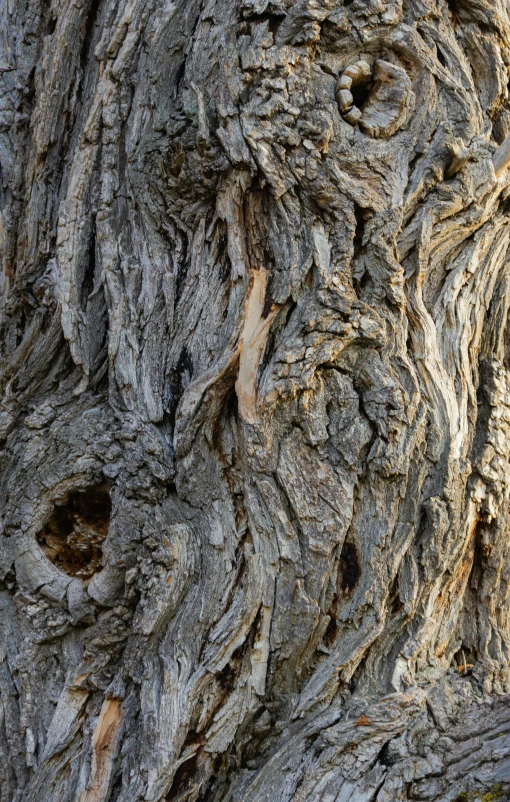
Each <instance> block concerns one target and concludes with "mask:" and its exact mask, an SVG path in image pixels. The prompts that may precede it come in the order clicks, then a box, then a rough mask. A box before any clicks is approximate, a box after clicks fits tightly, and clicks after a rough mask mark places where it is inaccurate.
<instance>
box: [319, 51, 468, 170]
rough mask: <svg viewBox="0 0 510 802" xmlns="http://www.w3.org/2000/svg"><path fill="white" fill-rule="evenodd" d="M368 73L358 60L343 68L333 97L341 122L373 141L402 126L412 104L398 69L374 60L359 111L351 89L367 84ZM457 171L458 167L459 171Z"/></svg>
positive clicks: (407, 84)
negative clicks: (366, 95) (369, 90)
mask: <svg viewBox="0 0 510 802" xmlns="http://www.w3.org/2000/svg"><path fill="white" fill-rule="evenodd" d="M371 78H372V70H371V67H370V65H369V64H368V62H366V61H364V60H363V59H361V60H360V61H357V62H356V63H355V64H351V65H350V66H349V67H347V68H346V69H345V70H344V71H343V73H342V74H341V76H340V78H339V79H338V82H337V85H336V90H335V96H336V100H337V103H338V108H339V109H340V112H341V114H342V116H343V118H344V120H345V121H346V122H348V123H350V124H351V125H356V124H357V123H359V124H360V128H362V130H363V131H364V132H365V133H366V134H369V136H371V137H374V138H383V137H389V136H391V135H392V134H394V133H396V131H398V129H399V128H401V126H402V125H403V124H404V122H405V120H406V118H407V114H408V111H409V109H410V108H411V106H412V104H413V101H414V94H413V92H412V90H411V81H410V79H409V77H408V75H407V73H406V72H405V70H403V69H402V67H398V66H396V65H395V64H390V63H389V62H388V61H381V60H379V61H376V63H375V70H374V86H373V89H372V91H371V92H370V94H369V96H368V99H367V100H366V102H365V104H364V106H363V109H359V108H358V107H357V106H355V105H354V98H353V95H352V92H351V89H352V87H353V86H356V85H360V84H364V83H365V84H369V82H370V80H371ZM459 169H460V168H459Z"/></svg>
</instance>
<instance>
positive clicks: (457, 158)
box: [445, 139, 471, 178]
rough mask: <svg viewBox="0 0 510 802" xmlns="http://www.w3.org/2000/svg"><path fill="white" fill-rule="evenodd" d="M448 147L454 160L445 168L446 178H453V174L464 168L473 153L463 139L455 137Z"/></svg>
mask: <svg viewBox="0 0 510 802" xmlns="http://www.w3.org/2000/svg"><path fill="white" fill-rule="evenodd" d="M446 147H447V149H448V152H449V153H450V155H451V157H452V160H451V162H450V164H449V165H448V167H447V168H446V170H445V178H452V176H454V175H455V174H456V173H458V172H459V170H461V169H462V167H464V165H465V164H466V162H467V160H468V159H469V157H470V155H471V151H470V150H469V148H467V147H466V145H465V144H464V142H463V141H462V139H455V140H454V141H453V142H450V143H449V144H448V145H447V146H446Z"/></svg>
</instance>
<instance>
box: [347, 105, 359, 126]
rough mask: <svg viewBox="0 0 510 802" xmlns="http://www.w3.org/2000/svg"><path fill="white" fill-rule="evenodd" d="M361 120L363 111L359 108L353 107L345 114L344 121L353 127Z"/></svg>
mask: <svg viewBox="0 0 510 802" xmlns="http://www.w3.org/2000/svg"><path fill="white" fill-rule="evenodd" d="M360 119H361V111H360V110H359V109H358V107H357V106H353V107H352V109H349V111H347V112H346V113H345V114H344V120H345V121H346V122H348V123H350V124H351V125H356V123H359V121H360Z"/></svg>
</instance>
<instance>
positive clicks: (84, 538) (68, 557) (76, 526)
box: [37, 485, 112, 579]
mask: <svg viewBox="0 0 510 802" xmlns="http://www.w3.org/2000/svg"><path fill="white" fill-rule="evenodd" d="M111 508H112V503H111V499H110V494H109V492H108V488H107V487H106V486H105V485H101V486H98V487H93V488H90V489H89V490H84V491H81V492H80V491H74V492H73V493H71V494H70V495H69V497H68V499H67V501H66V503H65V504H63V505H61V506H60V505H59V506H56V507H55V509H54V511H53V515H52V516H51V518H50V520H49V521H48V523H47V524H46V526H45V527H44V529H43V530H42V531H41V532H40V534H39V536H38V538H37V540H38V542H39V545H40V546H41V548H42V550H43V551H44V553H45V554H46V556H47V557H48V559H50V560H51V562H52V563H53V564H54V565H56V566H57V568H59V569H60V570H61V571H63V572H64V573H66V574H69V576H78V577H82V578H83V579H86V578H88V577H91V576H92V575H93V574H95V573H97V571H99V570H100V569H101V568H102V562H101V560H102V548H101V547H102V543H103V541H104V539H105V537H106V535H107V534H108V526H109V523H110V514H111Z"/></svg>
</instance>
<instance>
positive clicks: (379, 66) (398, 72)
mask: <svg viewBox="0 0 510 802" xmlns="http://www.w3.org/2000/svg"><path fill="white" fill-rule="evenodd" d="M413 102H414V94H413V92H412V90H411V81H410V79H409V76H408V75H407V73H406V72H405V70H403V69H402V67H398V66H397V65H396V64H390V63H389V62H388V61H382V60H379V61H376V63H375V70H374V88H373V90H372V92H371V93H370V96H369V98H368V100H367V101H366V103H365V105H364V107H363V113H362V116H361V119H360V123H359V124H360V128H362V130H363V131H365V133H367V134H369V135H370V136H371V137H374V138H375V139H378V138H386V137H389V136H392V135H393V134H395V133H396V132H397V131H398V129H399V128H401V127H402V126H403V124H404V123H405V121H406V119H407V115H408V113H409V109H410V108H411V106H412V104H413Z"/></svg>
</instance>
